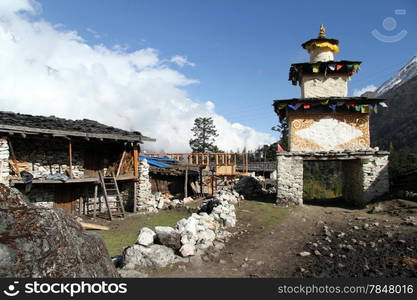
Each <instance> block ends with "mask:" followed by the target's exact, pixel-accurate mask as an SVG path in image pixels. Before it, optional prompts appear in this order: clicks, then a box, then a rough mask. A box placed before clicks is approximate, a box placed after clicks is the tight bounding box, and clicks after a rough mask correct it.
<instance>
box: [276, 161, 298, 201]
mask: <svg viewBox="0 0 417 300" xmlns="http://www.w3.org/2000/svg"><path fill="white" fill-rule="evenodd" d="M277 204H278V205H281V206H290V205H301V204H303V159H302V158H301V157H292V156H290V157H286V156H283V155H279V156H277Z"/></svg>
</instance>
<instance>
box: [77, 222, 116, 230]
mask: <svg viewBox="0 0 417 300" xmlns="http://www.w3.org/2000/svg"><path fill="white" fill-rule="evenodd" d="M78 223H80V224H81V226H82V227H83V228H85V229H96V230H110V227H108V226H103V225H98V224H92V223H85V222H78Z"/></svg>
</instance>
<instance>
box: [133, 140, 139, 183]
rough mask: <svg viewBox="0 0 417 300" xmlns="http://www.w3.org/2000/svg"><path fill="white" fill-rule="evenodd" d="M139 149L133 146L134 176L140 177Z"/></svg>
mask: <svg viewBox="0 0 417 300" xmlns="http://www.w3.org/2000/svg"><path fill="white" fill-rule="evenodd" d="M138 148H139V147H138V146H137V145H135V146H133V176H135V177H139V149H138Z"/></svg>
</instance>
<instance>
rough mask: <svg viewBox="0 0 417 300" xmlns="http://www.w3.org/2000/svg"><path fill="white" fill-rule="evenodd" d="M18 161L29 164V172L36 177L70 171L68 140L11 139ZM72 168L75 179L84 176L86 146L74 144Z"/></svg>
mask: <svg viewBox="0 0 417 300" xmlns="http://www.w3.org/2000/svg"><path fill="white" fill-rule="evenodd" d="M11 143H12V146H13V150H14V153H15V156H16V159H17V160H18V161H20V162H29V168H30V170H28V171H29V172H30V173H32V174H33V175H34V177H35V178H36V177H42V176H44V175H50V174H56V173H63V172H64V170H65V169H69V156H68V155H69V154H68V140H66V139H62V138H54V139H51V138H49V139H29V138H16V137H13V138H12V139H11ZM72 152H73V154H72V167H73V170H72V172H73V175H74V177H75V178H81V177H83V176H84V167H83V166H84V159H83V157H84V152H85V146H84V145H83V144H79V143H73V146H72Z"/></svg>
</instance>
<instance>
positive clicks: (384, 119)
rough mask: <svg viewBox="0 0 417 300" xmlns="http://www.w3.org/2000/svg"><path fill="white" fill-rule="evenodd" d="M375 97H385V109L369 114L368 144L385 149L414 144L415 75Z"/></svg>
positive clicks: (416, 132)
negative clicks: (391, 146) (386, 106)
mask: <svg viewBox="0 0 417 300" xmlns="http://www.w3.org/2000/svg"><path fill="white" fill-rule="evenodd" d="M379 98H385V99H387V101H386V103H387V104H388V108H387V109H380V110H379V112H378V113H377V114H373V115H372V116H371V142H372V146H379V147H380V148H383V149H389V147H390V143H392V145H393V146H394V149H396V150H399V149H402V148H413V147H414V146H416V145H417V76H414V77H413V78H411V79H409V80H408V81H407V82H405V83H403V84H402V85H399V86H396V87H394V88H392V89H390V90H388V91H387V92H385V93H384V94H381V95H379Z"/></svg>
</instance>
